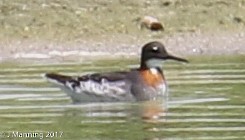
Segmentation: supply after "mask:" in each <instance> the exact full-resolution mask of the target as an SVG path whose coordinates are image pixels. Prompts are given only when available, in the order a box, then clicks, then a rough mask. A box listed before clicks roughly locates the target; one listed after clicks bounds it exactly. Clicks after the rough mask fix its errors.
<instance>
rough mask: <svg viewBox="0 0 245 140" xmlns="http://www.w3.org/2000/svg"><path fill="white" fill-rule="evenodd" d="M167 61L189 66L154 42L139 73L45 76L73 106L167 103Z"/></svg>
mask: <svg viewBox="0 0 245 140" xmlns="http://www.w3.org/2000/svg"><path fill="white" fill-rule="evenodd" d="M168 59H172V60H177V61H181V62H188V61H187V60H186V59H183V58H179V57H176V56H173V55H171V54H169V53H168V52H167V51H166V49H165V47H164V45H163V44H162V43H160V42H158V41H153V42H149V43H147V44H145V45H144V46H143V47H142V51H141V62H140V66H139V68H137V69H132V70H129V71H118V72H106V73H94V74H87V75H82V76H67V75H61V74H56V73H46V74H45V75H44V77H45V78H46V79H47V80H48V81H50V82H52V83H54V84H55V85H58V86H59V87H60V88H61V89H63V90H64V91H65V92H66V93H67V94H68V95H69V96H70V97H71V99H72V100H73V102H74V103H83V102H118V101H120V102H124V101H149V100H156V99H157V98H158V97H163V98H165V99H166V98H167V96H168V93H167V82H166V79H165V76H164V74H163V72H162V61H165V60H168Z"/></svg>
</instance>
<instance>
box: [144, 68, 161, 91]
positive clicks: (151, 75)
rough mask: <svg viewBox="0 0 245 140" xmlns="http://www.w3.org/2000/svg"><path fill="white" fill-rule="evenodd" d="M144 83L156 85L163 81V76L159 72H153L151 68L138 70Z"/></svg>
mask: <svg viewBox="0 0 245 140" xmlns="http://www.w3.org/2000/svg"><path fill="white" fill-rule="evenodd" d="M140 74H141V76H142V78H143V81H144V83H145V84H146V85H147V86H152V87H158V86H159V85H162V84H163V83H164V77H163V75H162V73H160V72H158V71H157V72H153V71H152V70H142V71H141V72H140Z"/></svg>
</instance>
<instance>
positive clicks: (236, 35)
mask: <svg viewBox="0 0 245 140" xmlns="http://www.w3.org/2000/svg"><path fill="white" fill-rule="evenodd" d="M122 38H123V40H122ZM155 40H156V41H160V42H162V43H164V44H165V46H166V48H167V49H168V50H169V52H171V53H174V54H177V55H182V56H192V55H244V54H245V31H241V32H219V33H209V34H207V33H206V34H204V33H198V32H195V33H179V34H175V35H172V36H165V37H148V38H147V39H144V38H137V37H132V36H129V35H118V36H116V35H114V36H111V37H106V38H100V39H79V40H76V41H74V42H66V43H57V42H56V43H54V42H51V41H42V40H31V39H25V40H11V39H10V40H7V41H2V42H1V43H0V48H1V52H0V61H5V60H20V59H28V60H34V59H35V60H66V59H67V60H72V61H76V60H82V59H100V58H101V57H103V58H113V57H137V55H139V54H140V48H141V46H142V45H144V44H145V43H147V42H149V41H155Z"/></svg>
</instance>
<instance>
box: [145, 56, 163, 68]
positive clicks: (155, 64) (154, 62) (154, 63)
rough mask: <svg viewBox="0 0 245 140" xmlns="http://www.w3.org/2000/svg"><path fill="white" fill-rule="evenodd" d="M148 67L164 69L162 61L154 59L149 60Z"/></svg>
mask: <svg viewBox="0 0 245 140" xmlns="http://www.w3.org/2000/svg"><path fill="white" fill-rule="evenodd" d="M146 65H147V67H148V68H156V67H162V60H161V59H156V58H155V59H154V58H153V59H150V60H147V61H146Z"/></svg>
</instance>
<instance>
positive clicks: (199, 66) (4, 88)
mask: <svg viewBox="0 0 245 140" xmlns="http://www.w3.org/2000/svg"><path fill="white" fill-rule="evenodd" d="M189 60H190V61H191V63H190V64H181V63H177V62H167V63H165V65H164V66H163V67H164V73H165V75H166V76H165V77H166V78H167V79H168V84H169V88H170V101H169V111H168V114H167V116H166V114H162V116H161V117H160V118H159V120H158V121H157V122H146V121H145V120H142V118H141V116H140V115H139V113H138V112H137V111H138V110H137V109H135V108H138V107H139V106H140V105H139V104H128V103H90V104H79V105H74V104H72V102H71V100H70V98H69V97H67V96H66V94H65V93H63V92H62V91H60V90H59V89H58V88H56V87H53V86H52V85H50V84H49V83H47V82H46V81H45V80H44V79H42V77H41V75H42V74H43V73H45V72H60V73H63V74H69V75H80V74H87V73H92V72H101V71H114V70H126V69H128V68H132V67H135V66H137V60H133V61H132V60H120V59H118V60H104V61H102V60H101V61H91V62H89V63H88V62H86V63H83V62H81V63H74V62H63V63H45V64H43V63H41V64H38V63H35V64H34V63H2V64H0V67H1V69H0V122H1V125H0V135H1V139H2V138H5V139H17V137H18V139H64V140H67V139H92V140H94V139H106V140H107V139H113V140H114V139H132V140H135V139H154V140H155V139H164V140H170V139H171V140H172V139H177V140H178V139H181V140H182V139H188V140H189V139H194V140H219V139H222V140H223V139H231V140H233V139H245V94H244V87H245V86H244V85H245V63H244V62H245V57H244V56H227V57H202V58H200V57H192V58H189ZM132 106H133V107H132ZM135 106H136V107H135ZM25 133H32V134H33V135H32V136H33V137H32V138H26V137H25ZM34 133H36V135H34ZM21 136H23V137H25V138H21ZM29 136H30V135H29ZM46 136H47V137H46Z"/></svg>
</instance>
